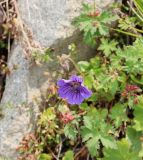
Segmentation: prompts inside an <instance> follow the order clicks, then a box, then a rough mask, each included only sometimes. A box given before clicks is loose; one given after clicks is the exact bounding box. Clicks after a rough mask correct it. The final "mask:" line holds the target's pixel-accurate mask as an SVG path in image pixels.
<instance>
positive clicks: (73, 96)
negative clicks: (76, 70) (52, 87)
mask: <svg viewBox="0 0 143 160" xmlns="http://www.w3.org/2000/svg"><path fill="white" fill-rule="evenodd" d="M57 85H58V86H59V89H58V94H59V96H60V97H61V98H64V99H66V100H67V101H68V103H69V104H81V103H82V102H83V100H84V99H86V98H89V97H90V96H91V94H92V92H91V91H90V90H88V89H87V88H86V87H85V86H84V85H83V80H82V78H81V77H79V76H76V75H73V76H71V78H70V79H69V80H65V79H61V80H59V81H58V82H57Z"/></svg>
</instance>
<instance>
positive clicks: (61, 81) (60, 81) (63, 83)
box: [57, 79, 71, 87]
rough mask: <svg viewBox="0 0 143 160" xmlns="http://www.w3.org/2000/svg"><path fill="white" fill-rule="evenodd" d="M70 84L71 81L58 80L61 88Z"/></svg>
mask: <svg viewBox="0 0 143 160" xmlns="http://www.w3.org/2000/svg"><path fill="white" fill-rule="evenodd" d="M70 82H71V80H65V79H61V80H58V82H57V85H58V86H59V87H61V86H63V85H65V84H66V83H70Z"/></svg>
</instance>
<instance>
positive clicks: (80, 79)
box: [70, 75, 83, 83]
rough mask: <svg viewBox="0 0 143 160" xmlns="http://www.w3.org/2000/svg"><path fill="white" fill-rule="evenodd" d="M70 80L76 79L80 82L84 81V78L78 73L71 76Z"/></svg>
mask: <svg viewBox="0 0 143 160" xmlns="http://www.w3.org/2000/svg"><path fill="white" fill-rule="evenodd" d="M70 80H71V81H74V82H80V83H82V82H83V79H82V78H81V77H79V76H76V75H73V76H71V77H70Z"/></svg>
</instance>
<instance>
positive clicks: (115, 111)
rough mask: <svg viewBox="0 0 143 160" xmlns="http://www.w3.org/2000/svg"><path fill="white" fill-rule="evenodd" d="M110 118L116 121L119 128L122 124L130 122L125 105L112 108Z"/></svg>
mask: <svg viewBox="0 0 143 160" xmlns="http://www.w3.org/2000/svg"><path fill="white" fill-rule="evenodd" d="M110 117H111V118H112V119H113V120H114V124H115V126H116V127H117V128H118V127H119V126H120V125H121V124H122V122H124V121H127V120H128V118H127V116H126V106H125V105H124V104H120V103H116V104H115V105H114V106H113V107H112V110H111V114H110Z"/></svg>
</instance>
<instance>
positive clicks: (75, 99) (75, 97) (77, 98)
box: [67, 92, 84, 104]
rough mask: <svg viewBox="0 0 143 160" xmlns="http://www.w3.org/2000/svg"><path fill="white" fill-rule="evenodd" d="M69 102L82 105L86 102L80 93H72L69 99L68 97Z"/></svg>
mask: <svg viewBox="0 0 143 160" xmlns="http://www.w3.org/2000/svg"><path fill="white" fill-rule="evenodd" d="M67 100H68V102H69V103H70V104H81V103H82V102H83V100H84V98H83V97H82V95H81V94H80V93H74V92H72V93H71V94H70V95H69V97H68V99H67Z"/></svg>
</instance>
